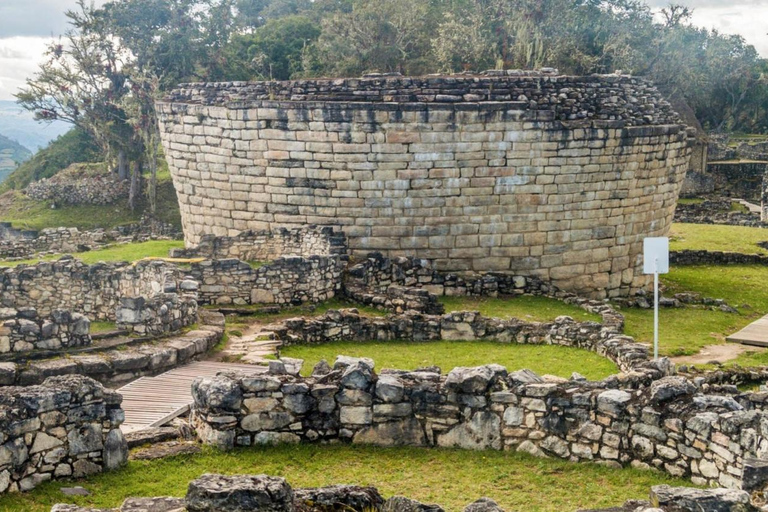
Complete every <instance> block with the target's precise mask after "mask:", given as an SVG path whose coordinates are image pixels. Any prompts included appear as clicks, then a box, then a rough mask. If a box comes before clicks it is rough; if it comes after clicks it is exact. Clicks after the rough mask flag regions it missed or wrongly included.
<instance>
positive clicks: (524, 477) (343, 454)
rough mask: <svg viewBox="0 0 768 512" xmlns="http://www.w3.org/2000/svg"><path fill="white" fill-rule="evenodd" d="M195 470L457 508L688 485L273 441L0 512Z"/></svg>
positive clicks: (541, 462) (602, 500)
mask: <svg viewBox="0 0 768 512" xmlns="http://www.w3.org/2000/svg"><path fill="white" fill-rule="evenodd" d="M203 473H227V474H240V473H250V474H268V475H273V476H282V477H285V478H286V479H288V482H289V483H290V484H291V485H292V486H293V487H295V488H299V487H314V486H324V485H332V484H340V483H347V484H358V485H374V486H376V487H378V489H379V491H380V492H381V493H382V494H383V495H384V496H385V497H390V496H393V495H396V494H397V495H404V496H408V497H410V498H413V499H416V500H419V501H423V502H428V503H438V504H440V505H442V506H443V507H445V508H446V510H448V511H449V512H458V511H460V510H463V507H464V506H466V505H467V504H468V503H470V502H472V501H474V500H476V499H477V498H480V497H481V496H489V497H491V498H493V499H495V500H496V501H497V502H498V503H499V505H501V506H502V507H503V508H505V509H506V510H521V511H522V510H524V511H526V512H561V511H564V510H566V511H570V510H576V509H580V508H595V507H607V506H614V505H620V504H623V503H624V501H626V500H627V499H641V498H647V497H648V493H649V491H650V487H651V486H652V485H659V484H669V485H674V486H680V485H688V486H690V485H691V484H690V482H687V481H685V480H682V479H676V478H672V477H670V476H667V475H665V474H663V473H659V472H651V471H639V470H633V469H622V470H616V469H613V468H608V467H604V466H598V465H596V464H577V463H569V462H566V461H560V460H552V459H538V458H535V457H532V456H530V455H527V454H518V453H514V452H497V451H479V452H478V451H471V450H465V451H460V450H444V449H428V448H375V447H365V446H349V445H323V446H319V445H283V446H277V447H259V448H244V449H238V450H235V451H232V452H227V453H221V452H216V451H214V450H211V449H205V450H204V452H203V453H202V454H198V455H191V456H179V457H173V458H167V459H161V460H157V461H151V462H138V461H135V462H130V463H129V464H128V466H127V467H126V468H124V469H122V470H119V471H115V472H110V473H105V474H101V475H97V476H94V477H91V478H89V479H88V480H80V481H76V482H73V483H69V482H62V481H58V482H48V483H45V484H43V485H41V486H40V487H38V488H37V489H35V490H33V491H32V492H29V493H22V494H6V495H4V496H2V497H0V511H3V512H5V511H22V510H23V511H25V512H48V511H49V510H50V509H51V506H52V505H53V504H54V503H62V502H63V503H76V504H78V505H81V506H90V507H99V508H102V507H116V506H119V505H120V503H121V502H122V501H123V499H124V498H126V497H130V496H134V497H138V496H184V495H185V494H186V490H187V484H188V483H189V482H190V481H191V480H194V479H195V478H197V477H199V476H200V475H202V474H203ZM73 484H74V485H82V486H83V487H85V488H86V489H88V490H89V491H91V493H92V494H91V496H86V497H79V496H78V497H68V496H64V495H63V494H62V493H61V492H60V491H59V488H60V487H65V486H71V485H73Z"/></svg>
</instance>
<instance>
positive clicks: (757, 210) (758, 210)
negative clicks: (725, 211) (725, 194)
mask: <svg viewBox="0 0 768 512" xmlns="http://www.w3.org/2000/svg"><path fill="white" fill-rule="evenodd" d="M734 201H736V202H737V203H739V204H741V205H742V206H745V207H746V208H747V209H748V210H749V213H756V214H758V215H760V214H761V213H762V208H760V205H759V204H754V203H750V202H749V201H747V200H746V199H734Z"/></svg>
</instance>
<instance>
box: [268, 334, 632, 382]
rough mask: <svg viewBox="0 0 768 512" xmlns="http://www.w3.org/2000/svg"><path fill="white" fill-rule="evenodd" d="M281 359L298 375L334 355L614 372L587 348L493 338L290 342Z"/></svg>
mask: <svg viewBox="0 0 768 512" xmlns="http://www.w3.org/2000/svg"><path fill="white" fill-rule="evenodd" d="M280 355H281V356H283V357H295V358H298V359H304V367H303V368H302V373H303V374H305V375H309V374H310V373H311V372H312V367H314V365H315V364H317V363H318V362H319V361H320V360H321V359H325V360H326V361H328V362H329V363H330V364H333V362H334V361H335V360H336V356H338V355H345V356H353V357H370V358H371V359H373V360H374V362H375V363H376V368H396V369H398V370H415V369H416V368H420V367H424V366H433V365H434V366H439V367H440V368H442V370H443V372H444V373H447V372H449V371H450V370H452V369H453V368H455V367H457V366H480V365H484V364H489V363H496V364H500V365H503V366H506V367H507V369H508V370H510V371H514V370H522V369H524V368H527V369H529V370H533V371H535V372H536V373H538V374H539V375H543V374H550V375H557V376H558V377H565V378H568V377H570V376H571V373H573V372H579V373H581V374H582V375H584V376H585V377H587V378H589V379H592V380H599V379H602V378H605V377H607V376H609V375H613V374H615V373H618V371H619V370H618V368H617V367H616V365H615V364H614V363H613V362H611V361H609V360H608V359H606V358H604V357H602V356H599V355H597V354H595V353H593V352H589V351H588V350H584V349H579V348H572V347H561V346H555V345H517V344H514V343H500V342H495V341H424V342H413V341H386V342H374V341H367V342H335V343H325V344H322V345H294V346H288V347H284V348H282V349H280Z"/></svg>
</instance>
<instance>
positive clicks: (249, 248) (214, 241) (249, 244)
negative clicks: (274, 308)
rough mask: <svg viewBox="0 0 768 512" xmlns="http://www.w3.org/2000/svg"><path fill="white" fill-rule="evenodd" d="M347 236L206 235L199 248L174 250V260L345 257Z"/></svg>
mask: <svg viewBox="0 0 768 512" xmlns="http://www.w3.org/2000/svg"><path fill="white" fill-rule="evenodd" d="M346 254H347V243H346V238H345V237H344V233H341V232H336V231H334V229H333V228H332V227H328V226H326V227H320V228H319V227H315V226H310V227H308V228H297V229H276V230H274V231H250V230H249V231H243V232H242V233H239V234H238V235H237V236H233V237H229V236H214V235H203V236H202V237H201V239H200V243H199V244H198V245H197V246H196V247H187V248H185V249H172V250H171V256H172V257H174V258H206V259H212V260H214V259H229V258H236V259H239V260H243V261H254V262H255V261H259V262H268V261H272V260H275V259H277V258H281V257H283V256H298V257H302V258H308V257H310V256H314V255H325V256H345V255H346Z"/></svg>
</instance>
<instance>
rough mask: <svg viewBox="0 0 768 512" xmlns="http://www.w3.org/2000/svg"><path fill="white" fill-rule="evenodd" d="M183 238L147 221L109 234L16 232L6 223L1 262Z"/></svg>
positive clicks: (165, 226)
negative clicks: (109, 246)
mask: <svg viewBox="0 0 768 512" xmlns="http://www.w3.org/2000/svg"><path fill="white" fill-rule="evenodd" d="M14 232H17V233H14ZM22 233H23V236H22ZM181 236H182V235H181V233H179V232H178V229H177V228H175V227H174V226H172V225H170V224H165V223H162V222H159V221H156V220H151V219H148V218H143V219H142V220H141V221H140V222H137V223H134V224H129V225H125V226H118V227H116V228H114V229H111V230H106V231H105V230H103V229H94V230H79V229H77V228H66V227H59V228H47V229H43V230H40V231H39V232H38V231H24V232H20V231H18V230H14V229H13V228H12V227H11V226H10V223H6V226H5V227H4V228H3V227H0V259H5V260H19V259H29V258H32V257H34V256H35V255H42V254H64V253H73V252H84V251H93V250H96V249H101V248H103V247H106V246H108V245H111V244H121V243H130V242H143V241H147V240H155V239H168V238H177V239H178V238H181Z"/></svg>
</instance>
